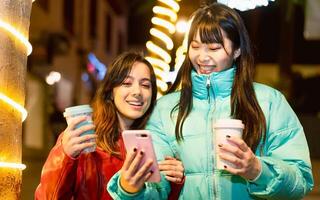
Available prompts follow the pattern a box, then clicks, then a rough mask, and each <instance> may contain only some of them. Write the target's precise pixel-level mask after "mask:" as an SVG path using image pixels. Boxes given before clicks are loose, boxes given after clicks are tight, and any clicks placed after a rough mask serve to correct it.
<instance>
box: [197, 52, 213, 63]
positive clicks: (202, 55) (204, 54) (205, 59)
mask: <svg viewBox="0 0 320 200" xmlns="http://www.w3.org/2000/svg"><path fill="white" fill-rule="evenodd" d="M209 60H210V57H209V54H208V52H207V51H206V50H201V51H200V52H199V61H200V62H201V63H206V62H208V61H209Z"/></svg>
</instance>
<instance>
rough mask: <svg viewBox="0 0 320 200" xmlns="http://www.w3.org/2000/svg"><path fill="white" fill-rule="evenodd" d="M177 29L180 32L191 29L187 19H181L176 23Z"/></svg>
mask: <svg viewBox="0 0 320 200" xmlns="http://www.w3.org/2000/svg"><path fill="white" fill-rule="evenodd" d="M176 30H177V32H179V33H185V32H187V31H188V30H189V24H188V22H187V21H185V20H179V21H178V22H177V24H176Z"/></svg>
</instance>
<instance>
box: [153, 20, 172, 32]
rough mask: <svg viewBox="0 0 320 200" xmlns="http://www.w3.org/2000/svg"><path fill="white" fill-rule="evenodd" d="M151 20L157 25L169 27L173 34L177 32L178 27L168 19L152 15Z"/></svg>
mask: <svg viewBox="0 0 320 200" xmlns="http://www.w3.org/2000/svg"><path fill="white" fill-rule="evenodd" d="M151 22H152V23H153V24H155V25H158V26H161V27H163V28H165V29H167V30H168V31H169V33H171V34H173V33H174V32H176V28H175V27H174V25H173V24H172V23H171V22H169V21H167V20H164V19H161V18H159V17H152V19H151Z"/></svg>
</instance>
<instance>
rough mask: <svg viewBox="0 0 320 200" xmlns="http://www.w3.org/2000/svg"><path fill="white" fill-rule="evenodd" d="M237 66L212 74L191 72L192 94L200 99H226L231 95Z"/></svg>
mask: <svg viewBox="0 0 320 200" xmlns="http://www.w3.org/2000/svg"><path fill="white" fill-rule="evenodd" d="M235 72H236V66H235V65H233V66H232V67H231V68H229V69H227V70H224V71H221V72H212V73H211V74H208V75H206V74H198V73H197V72H196V71H195V70H194V69H193V70H192V72H191V79H192V93H193V96H194V97H196V98H198V99H201V100H203V99H209V100H210V99H212V100H215V99H216V98H218V97H222V98H224V97H226V96H229V95H230V94H231V89H232V84H233V80H234V75H235Z"/></svg>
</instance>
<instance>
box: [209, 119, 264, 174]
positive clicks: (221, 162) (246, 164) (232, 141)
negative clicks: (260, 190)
mask: <svg viewBox="0 0 320 200" xmlns="http://www.w3.org/2000/svg"><path fill="white" fill-rule="evenodd" d="M214 129H215V135H216V140H215V144H216V148H215V149H216V155H217V159H216V160H217V168H218V169H223V170H226V171H229V172H230V173H232V174H235V175H239V176H242V177H243V178H245V179H247V180H253V179H255V178H257V176H259V174H260V173H261V163H260V161H259V160H258V158H257V157H256V156H255V155H254V153H253V152H252V151H251V149H250V147H248V145H247V144H246V143H245V142H244V141H243V139H242V132H243V129H244V125H243V124H242V121H241V120H236V119H220V120H218V121H217V123H215V125H214Z"/></svg>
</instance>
